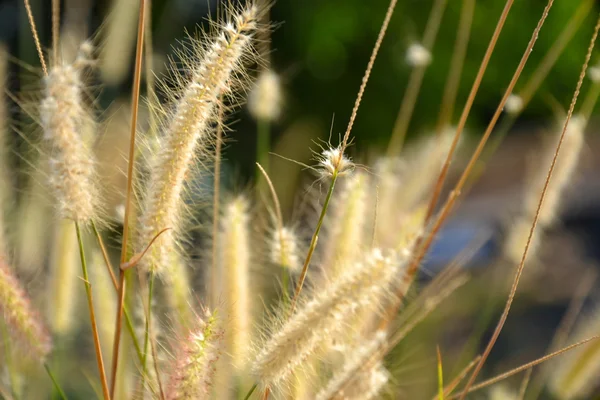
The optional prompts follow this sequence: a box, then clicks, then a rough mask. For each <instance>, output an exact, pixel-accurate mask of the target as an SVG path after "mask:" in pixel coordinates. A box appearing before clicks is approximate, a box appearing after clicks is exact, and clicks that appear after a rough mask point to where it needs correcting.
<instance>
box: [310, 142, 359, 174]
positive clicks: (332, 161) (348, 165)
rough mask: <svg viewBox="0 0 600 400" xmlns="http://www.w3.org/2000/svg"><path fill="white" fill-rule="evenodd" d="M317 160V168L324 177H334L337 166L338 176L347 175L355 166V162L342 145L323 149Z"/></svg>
mask: <svg viewBox="0 0 600 400" xmlns="http://www.w3.org/2000/svg"><path fill="white" fill-rule="evenodd" d="M317 162H318V167H317V170H318V171H319V173H320V174H321V176H322V177H333V174H334V173H335V171H336V167H337V174H338V176H342V175H347V174H349V173H350V172H352V171H354V168H355V165H354V163H353V162H352V160H351V159H350V158H348V157H346V155H345V154H344V152H343V149H342V147H341V146H338V147H335V148H333V147H332V148H328V149H327V150H323V151H322V152H321V154H320V155H318V156H317Z"/></svg>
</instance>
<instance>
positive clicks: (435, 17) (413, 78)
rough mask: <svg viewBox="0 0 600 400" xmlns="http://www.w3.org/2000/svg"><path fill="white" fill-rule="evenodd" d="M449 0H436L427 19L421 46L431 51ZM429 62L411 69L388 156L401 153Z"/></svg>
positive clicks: (389, 145)
mask: <svg viewBox="0 0 600 400" xmlns="http://www.w3.org/2000/svg"><path fill="white" fill-rule="evenodd" d="M447 3H448V0H435V2H434V3H433V6H432V8H431V12H430V14H429V19H428V20H427V26H426V27H425V33H424V34H423V41H422V43H421V46H423V48H424V49H425V50H426V51H428V52H431V50H432V48H433V46H434V44H435V39H436V37H437V34H438V31H439V28H440V25H441V23H442V17H443V15H444V11H445V10H446V5H447ZM428 64H429V63H422V64H420V65H418V64H417V65H415V66H414V67H413V69H412V71H411V74H410V77H409V78H408V83H407V86H406V91H405V92H404V97H403V98H402V103H401V105H400V111H399V112H398V116H397V117H396V122H394V128H393V129H392V137H391V139H390V143H389V144H388V151H387V155H388V157H395V156H397V155H398V154H400V152H401V150H402V145H403V143H404V139H405V137H406V132H407V131H408V126H409V124H410V119H411V116H412V113H413V111H414V107H415V105H416V104H417V98H418V97H419V91H420V90H421V84H422V82H423V78H424V77H425V71H426V70H427V66H428Z"/></svg>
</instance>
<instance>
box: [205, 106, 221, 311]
mask: <svg viewBox="0 0 600 400" xmlns="http://www.w3.org/2000/svg"><path fill="white" fill-rule="evenodd" d="M222 100H223V97H222V96H220V97H219V102H218V107H219V111H218V114H219V118H218V119H217V120H218V121H223V114H224V110H223V106H222V104H223V102H222ZM215 140H216V145H215V176H214V184H213V218H212V224H213V227H212V239H213V240H212V265H211V273H210V286H209V288H208V289H209V290H208V291H209V294H210V296H209V297H210V298H211V299H210V300H211V302H212V305H213V306H216V304H217V303H218V298H217V294H216V291H217V288H218V287H219V285H218V279H217V258H218V257H217V254H218V251H219V242H218V239H219V213H220V210H219V208H220V206H221V146H222V145H223V125H222V124H220V123H219V124H218V125H217V137H216V139H215Z"/></svg>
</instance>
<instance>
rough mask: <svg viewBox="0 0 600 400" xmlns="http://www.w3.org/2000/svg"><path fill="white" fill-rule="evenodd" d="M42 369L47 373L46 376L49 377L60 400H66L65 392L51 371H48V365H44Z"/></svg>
mask: <svg viewBox="0 0 600 400" xmlns="http://www.w3.org/2000/svg"><path fill="white" fill-rule="evenodd" d="M44 369H45V370H46V372H47V373H48V376H49V377H50V380H51V381H52V385H53V386H54V389H55V390H56V391H57V392H58V395H59V396H60V398H61V399H62V400H67V396H66V395H65V392H64V391H63V390H62V388H61V387H60V384H59V383H58V381H57V380H56V377H55V376H54V374H53V373H52V370H51V369H50V366H49V365H48V363H44Z"/></svg>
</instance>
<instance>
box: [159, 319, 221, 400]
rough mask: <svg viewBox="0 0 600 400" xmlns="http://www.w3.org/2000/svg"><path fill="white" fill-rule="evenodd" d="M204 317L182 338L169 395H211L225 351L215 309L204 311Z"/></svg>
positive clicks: (180, 398)
mask: <svg viewBox="0 0 600 400" xmlns="http://www.w3.org/2000/svg"><path fill="white" fill-rule="evenodd" d="M203 318H204V319H200V318H199V319H198V326H197V327H196V328H195V329H193V330H191V331H190V332H189V334H188V336H187V338H186V339H185V340H183V341H181V342H180V348H179V350H178V356H177V359H176V361H175V365H174V368H173V370H172V372H171V379H170V381H169V386H168V388H169V389H168V391H167V399H168V400H176V399H177V400H188V399H189V400H191V399H209V398H210V393H211V389H212V386H213V378H214V375H215V370H216V365H217V361H218V360H219V357H220V356H221V353H222V352H223V346H222V345H223V334H224V331H223V328H222V327H221V322H220V321H219V319H218V317H217V315H216V314H215V313H211V312H209V311H208V310H206V311H205V313H204V316H203Z"/></svg>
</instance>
